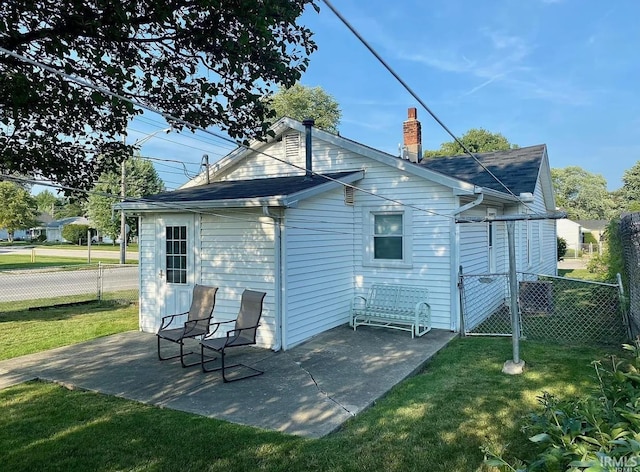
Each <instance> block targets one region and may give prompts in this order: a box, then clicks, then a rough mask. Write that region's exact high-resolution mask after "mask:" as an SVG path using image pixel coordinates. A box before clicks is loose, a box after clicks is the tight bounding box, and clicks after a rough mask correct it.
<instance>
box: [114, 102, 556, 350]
mask: <svg viewBox="0 0 640 472" xmlns="http://www.w3.org/2000/svg"><path fill="white" fill-rule="evenodd" d="M272 130H273V131H274V133H275V135H274V136H273V137H270V138H269V139H267V140H266V141H265V142H258V141H256V142H253V143H252V145H251V146H250V148H249V149H245V148H239V149H237V150H235V151H234V152H232V153H230V154H229V155H227V156H226V157H224V158H223V159H221V160H220V161H219V162H218V163H216V164H215V165H213V166H210V168H209V171H208V173H209V175H208V179H209V181H210V183H209V184H207V183H206V181H207V178H206V177H205V175H200V176H199V177H198V178H196V179H194V180H193V181H191V182H189V183H188V184H187V185H185V186H184V187H183V188H181V189H178V190H175V191H173V192H166V193H163V194H159V195H154V196H151V197H148V198H146V199H145V200H144V201H136V202H134V201H130V202H124V203H121V204H118V205H117V207H118V208H120V207H121V208H124V209H125V211H127V212H128V213H129V214H136V215H138V216H139V217H140V224H139V228H140V230H139V256H140V327H141V329H142V330H144V331H150V332H155V331H156V330H157V328H158V326H159V322H160V318H161V317H162V316H164V315H166V314H172V313H176V312H180V311H186V309H187V308H188V305H189V303H190V296H191V292H192V288H193V285H194V284H196V283H199V284H205V285H213V286H217V287H219V290H218V295H217V299H216V306H215V310H214V316H215V317H217V318H219V319H232V318H234V317H235V315H237V310H238V306H239V301H240V294H241V293H242V291H243V290H244V289H245V288H252V289H255V290H261V291H265V292H266V293H267V297H266V299H265V307H264V315H263V322H262V325H261V328H260V330H259V343H260V344H261V345H262V346H265V347H270V348H272V349H276V350H277V349H281V348H282V349H288V348H291V347H292V346H295V345H297V344H299V343H301V342H303V341H305V340H307V339H309V338H311V337H312V336H314V335H316V334H318V333H320V332H323V331H325V330H328V329H330V328H333V327H335V326H338V325H341V324H344V323H347V322H348V321H349V310H350V303H351V300H352V298H353V296H354V295H355V294H363V293H364V292H366V290H367V289H368V287H369V286H370V285H371V284H372V283H374V282H383V283H384V282H386V283H399V284H409V285H418V286H423V287H427V288H428V289H429V294H430V295H429V302H430V305H431V309H432V323H433V327H434V328H439V329H445V330H452V331H457V330H458V329H459V326H460V324H459V319H460V306H459V295H458V291H457V276H458V267H459V266H463V267H464V271H465V272H466V273H489V272H506V267H507V263H508V257H507V243H506V229H505V224H504V223H503V222H497V221H496V222H481V223H468V224H458V223H456V218H464V217H465V216H474V217H477V216H491V215H496V216H500V215H521V214H527V213H529V214H539V213H545V212H548V211H554V209H555V202H554V198H553V191H552V190H553V189H552V184H551V176H550V169H549V162H548V158H547V150H546V146H544V145H539V146H532V147H526V148H520V149H514V150H510V151H504V152H492V153H485V154H480V155H478V156H477V158H478V160H479V161H480V162H482V163H483V166H484V167H485V168H487V169H490V170H491V172H492V173H493V174H494V176H495V177H497V179H499V181H497V180H496V179H495V178H494V177H492V176H491V175H489V174H488V173H487V171H486V170H485V168H483V167H482V166H480V165H479V164H478V163H477V162H476V161H474V160H473V159H472V158H471V157H469V156H457V157H442V158H432V159H423V160H421V161H420V162H418V161H419V156H420V155H421V145H420V139H421V138H420V134H421V132H420V123H419V121H417V119H416V111H415V109H410V110H409V119H408V120H407V121H406V122H405V123H404V137H405V146H406V148H405V149H406V152H405V153H404V154H405V156H404V158H401V157H396V156H393V155H390V154H387V153H385V152H382V151H378V150H376V149H373V148H370V147H367V146H365V145H362V144H359V143H357V142H354V141H351V140H349V139H346V138H344V137H341V136H336V135H334V134H330V133H327V132H325V131H321V130H318V129H315V128H314V129H312V126H311V124H310V123H307V122H305V123H304V124H303V123H300V122H298V121H295V120H292V119H289V118H283V119H281V120H279V121H278V122H277V123H276V124H274V125H273V127H272ZM308 142H310V143H311V145H310V146H309V145H307V143H308ZM307 150H308V151H310V152H306V151H307ZM305 169H312V170H313V173H314V174H313V175H309V173H308V172H306V171H305ZM505 185H506V187H507V188H505ZM517 246H518V254H517V259H518V269H519V270H526V271H531V272H537V273H547V274H554V273H555V272H556V230H555V221H553V220H538V221H522V222H518V223H517Z"/></svg>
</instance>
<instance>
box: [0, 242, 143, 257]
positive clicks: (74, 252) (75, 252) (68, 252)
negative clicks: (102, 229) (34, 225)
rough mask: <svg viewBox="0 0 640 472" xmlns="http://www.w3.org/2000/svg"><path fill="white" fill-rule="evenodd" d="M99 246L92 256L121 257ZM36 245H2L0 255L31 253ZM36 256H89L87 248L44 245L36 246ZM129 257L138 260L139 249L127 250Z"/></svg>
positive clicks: (117, 252)
mask: <svg viewBox="0 0 640 472" xmlns="http://www.w3.org/2000/svg"><path fill="white" fill-rule="evenodd" d="M98 248H99V246H96V247H95V248H93V247H92V248H91V257H92V258H101V259H113V260H114V261H117V260H119V259H120V252H119V251H106V250H104V249H102V250H100V249H98ZM33 249H34V247H29V246H18V247H9V246H6V247H0V257H2V254H31V251H32V250H33ZM35 252H36V257H38V255H41V256H58V257H85V258H86V257H87V253H88V251H87V249H86V248H84V249H61V248H48V247H43V246H37V247H35ZM127 259H131V260H138V252H137V251H127Z"/></svg>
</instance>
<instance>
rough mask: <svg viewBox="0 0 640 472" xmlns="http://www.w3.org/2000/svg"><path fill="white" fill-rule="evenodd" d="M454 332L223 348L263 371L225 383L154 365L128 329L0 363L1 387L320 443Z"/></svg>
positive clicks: (143, 339) (149, 346)
mask: <svg viewBox="0 0 640 472" xmlns="http://www.w3.org/2000/svg"><path fill="white" fill-rule="evenodd" d="M455 336H456V334H455V333H451V332H449V331H443V330H433V331H431V332H430V333H427V334H426V335H425V336H423V337H421V338H416V339H411V336H410V335H409V333H407V332H400V331H395V330H389V329H379V328H370V327H363V328H360V329H359V330H358V331H355V332H354V331H353V330H352V329H350V328H349V327H348V326H340V327H338V328H335V329H332V330H330V331H327V332H325V333H323V334H321V335H319V336H316V337H315V338H313V339H312V340H311V341H308V342H307V343H304V344H302V345H300V346H297V347H295V348H293V349H291V350H289V351H286V352H277V353H275V352H272V351H269V350H265V349H256V348H239V349H237V350H236V352H234V350H230V351H229V355H228V356H227V357H228V359H229V363H232V362H233V361H234V359H237V360H238V361H240V362H243V363H246V364H249V365H254V366H256V367H258V368H259V369H261V370H264V371H265V374H264V375H261V376H258V377H253V378H250V379H246V380H242V381H240V382H234V383H230V384H224V383H222V379H221V377H220V375H219V373H218V372H213V373H207V374H204V373H202V371H201V370H200V368H199V367H198V366H196V367H191V368H187V369H183V368H182V367H180V362H179V360H177V359H175V360H169V361H165V362H160V361H158V359H157V357H156V338H155V336H154V335H152V334H148V333H142V332H137V331H130V332H127V333H121V334H117V335H113V336H108V337H104V338H99V339H95V340H92V341H89V342H85V343H81V344H76V345H73V346H66V347H62V348H58V349H52V350H50V351H45V352H41V353H37V354H31V355H28V356H22V357H18V358H14V359H9V360H6V361H2V362H0V388H5V387H7V386H10V385H14V384H17V383H20V382H24V381H26V380H30V379H36V378H38V379H42V380H49V381H53V382H57V383H60V384H62V385H66V386H69V387H73V388H80V389H85V390H91V391H96V392H100V393H104V394H108V395H115V396H118V397H122V398H127V399H130V400H137V401H140V402H143V403H147V404H151V405H156V406H159V407H165V408H172V409H175V410H181V411H186V412H190V413H195V414H198V415H202V416H207V417H210V418H218V419H221V420H227V421H230V422H234V423H239V424H244V425H250V426H256V427H258V428H263V429H270V430H276V431H282V432H285V433H289V434H295V435H300V436H305V437H310V438H317V437H321V436H324V435H326V434H329V433H331V432H332V431H334V430H336V429H337V428H339V427H340V425H342V423H344V422H345V421H346V420H347V419H349V418H351V417H352V416H354V415H356V414H358V413H359V412H361V411H362V410H364V409H365V408H367V407H368V406H370V405H371V404H373V402H375V401H376V400H377V399H378V398H380V397H381V396H382V395H384V394H385V393H386V392H388V391H389V390H390V389H391V388H392V387H393V386H394V385H396V384H397V383H399V382H400V381H402V380H403V379H405V378H407V377H408V376H410V375H412V374H414V373H416V372H417V371H418V370H420V368H421V367H422V366H423V365H424V364H425V363H426V362H427V361H428V360H429V359H430V358H431V357H432V356H433V355H434V354H435V353H436V352H438V351H439V350H440V349H442V348H443V347H444V346H445V345H446V344H447V343H448V342H449V341H450V340H451V339H453V338H454V337H455ZM172 347H173V346H172ZM194 347H195V345H194Z"/></svg>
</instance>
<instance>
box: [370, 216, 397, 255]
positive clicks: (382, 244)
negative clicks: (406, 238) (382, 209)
mask: <svg viewBox="0 0 640 472" xmlns="http://www.w3.org/2000/svg"><path fill="white" fill-rule="evenodd" d="M373 219H374V221H373V257H374V259H392V260H402V238H403V233H402V214H400V213H394V214H383V215H373Z"/></svg>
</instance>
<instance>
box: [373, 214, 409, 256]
mask: <svg viewBox="0 0 640 472" xmlns="http://www.w3.org/2000/svg"><path fill="white" fill-rule="evenodd" d="M363 218H364V220H365V228H364V257H363V263H364V265H374V266H381V267H400V268H402V267H407V268H408V267H411V241H412V235H411V212H410V211H409V209H403V210H397V209H396V208H395V207H376V208H365V209H364V215H363Z"/></svg>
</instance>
